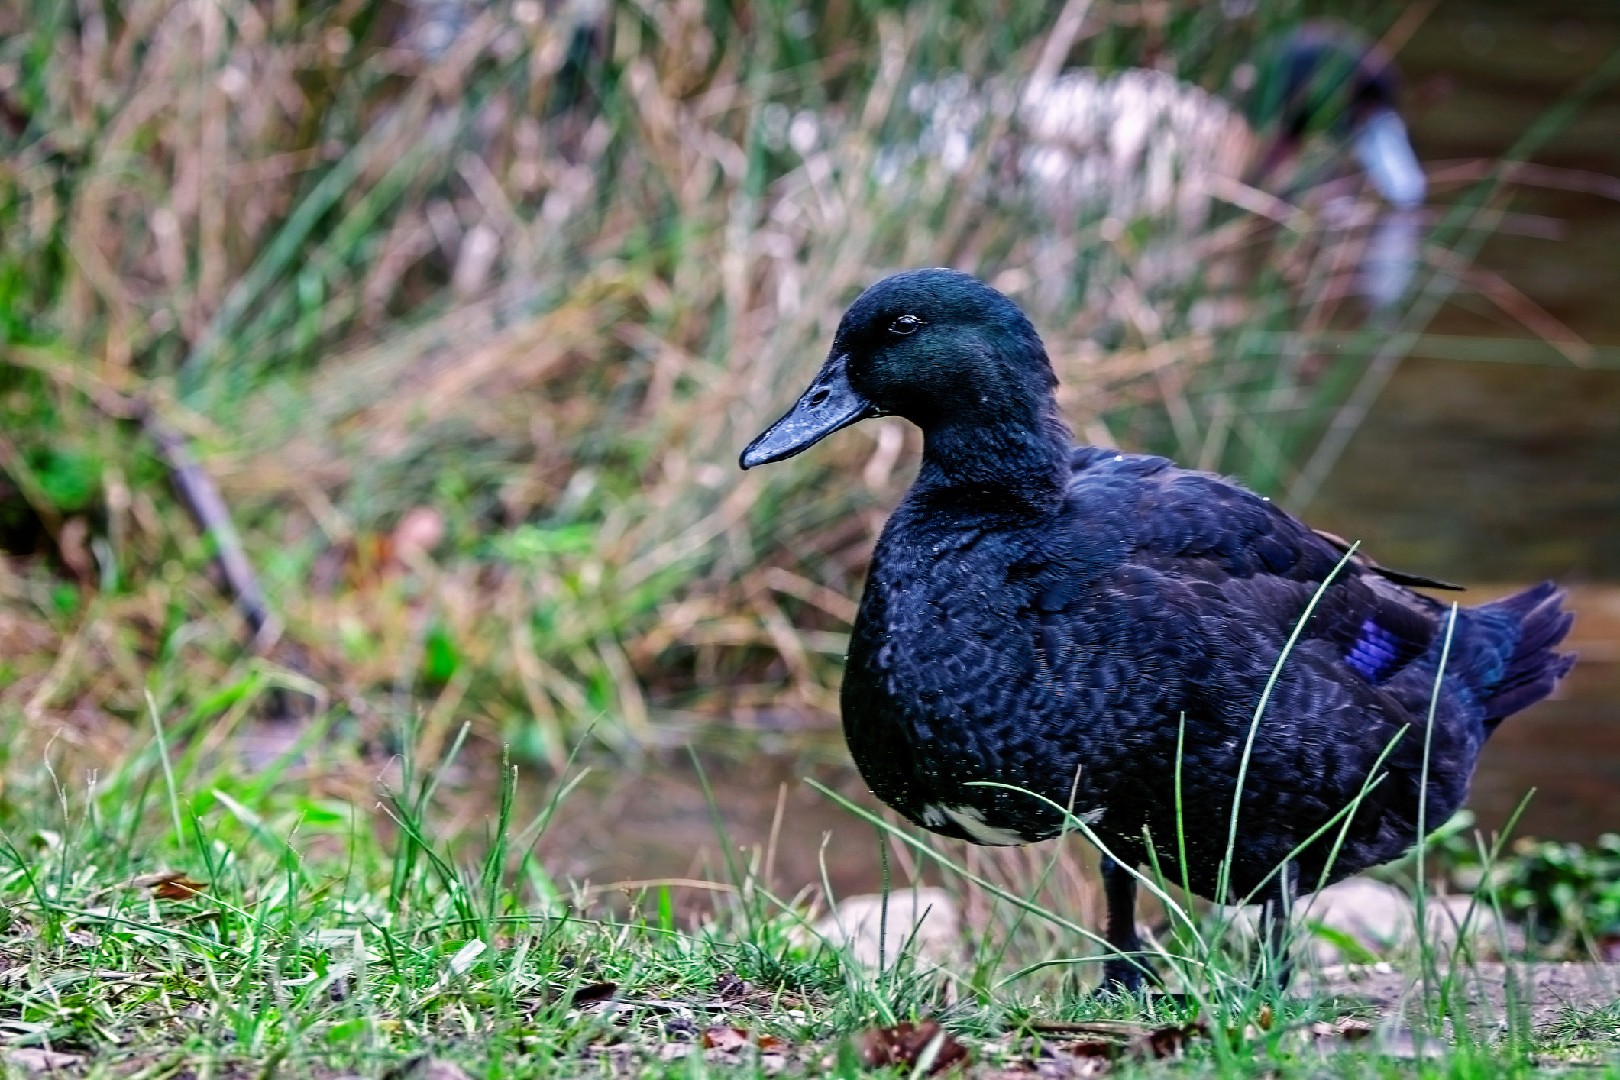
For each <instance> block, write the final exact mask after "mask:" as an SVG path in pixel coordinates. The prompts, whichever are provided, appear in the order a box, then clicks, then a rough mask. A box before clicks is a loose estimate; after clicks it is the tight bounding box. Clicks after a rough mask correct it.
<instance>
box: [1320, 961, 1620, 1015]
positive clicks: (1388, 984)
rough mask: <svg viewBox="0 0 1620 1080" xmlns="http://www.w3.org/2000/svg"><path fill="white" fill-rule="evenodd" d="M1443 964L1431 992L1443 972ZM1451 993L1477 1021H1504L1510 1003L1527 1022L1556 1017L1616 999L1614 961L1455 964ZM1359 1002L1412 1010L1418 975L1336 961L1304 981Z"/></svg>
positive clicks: (1384, 1009)
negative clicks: (1522, 1013)
mask: <svg viewBox="0 0 1620 1080" xmlns="http://www.w3.org/2000/svg"><path fill="white" fill-rule="evenodd" d="M1447 974H1448V973H1447V972H1446V970H1445V968H1444V967H1442V968H1441V970H1440V971H1439V973H1438V979H1439V982H1436V983H1434V984H1432V987H1431V997H1432V996H1433V995H1434V994H1435V993H1436V992H1437V990H1438V987H1439V985H1440V984H1441V983H1443V982H1444V981H1445V980H1446V978H1447ZM1451 987H1452V990H1453V992H1454V993H1456V994H1458V995H1460V996H1461V997H1462V998H1463V1000H1464V1001H1465V1002H1466V1003H1467V1005H1468V1009H1469V1014H1470V1015H1472V1016H1473V1017H1474V1018H1475V1019H1476V1021H1477V1022H1481V1023H1482V1025H1491V1024H1494V1025H1496V1026H1500V1027H1506V1026H1508V1024H1509V1022H1510V1017H1511V1015H1512V1012H1511V1011H1510V1007H1509V1006H1510V1004H1511V1005H1512V1007H1513V1009H1521V1008H1522V1009H1524V1010H1525V1012H1526V1015H1527V1016H1528V1019H1529V1022H1530V1026H1531V1027H1532V1028H1543V1027H1546V1026H1547V1025H1549V1024H1552V1023H1554V1022H1556V1021H1557V1020H1558V1019H1559V1018H1560V1017H1562V1016H1563V1015H1565V1013H1566V1012H1567V1011H1569V1010H1571V1009H1574V1010H1581V1011H1586V1010H1591V1009H1594V1008H1601V1007H1603V1006H1605V1005H1610V1004H1613V1003H1614V1002H1616V1001H1620V964H1577V963H1565V964H1548V963H1539V964H1528V963H1527V964H1503V963H1484V962H1481V963H1475V964H1472V965H1470V966H1468V967H1466V968H1459V969H1458V971H1457V973H1456V975H1455V977H1454V978H1452V980H1451ZM1306 989H1307V990H1308V992H1311V993H1313V994H1318V995H1324V994H1325V995H1332V996H1334V997H1339V998H1344V999H1348V1000H1351V1001H1355V1002H1357V1003H1359V1004H1364V1005H1366V1006H1368V1007H1371V1008H1373V1009H1376V1010H1377V1011H1379V1012H1381V1013H1405V1014H1407V1015H1408V1016H1411V1015H1414V1014H1418V1015H1421V1011H1420V1009H1419V1008H1418V1006H1419V1005H1420V1003H1421V1002H1422V1000H1423V998H1424V986H1423V982H1422V976H1421V975H1419V974H1417V973H1413V972H1410V971H1406V970H1402V969H1398V968H1395V967H1393V966H1391V965H1389V964H1368V965H1342V966H1339V967H1335V968H1328V969H1324V970H1323V971H1322V973H1321V974H1320V976H1318V977H1316V978H1314V979H1312V980H1311V981H1310V983H1309V984H1308V986H1307V987H1306Z"/></svg>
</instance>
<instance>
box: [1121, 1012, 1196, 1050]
mask: <svg viewBox="0 0 1620 1080" xmlns="http://www.w3.org/2000/svg"><path fill="white" fill-rule="evenodd" d="M1208 1034H1209V1028H1208V1027H1207V1026H1206V1025H1205V1024H1204V1022H1203V1021H1201V1020H1194V1021H1193V1022H1192V1023H1190V1024H1167V1025H1165V1026H1164V1027H1157V1028H1154V1029H1153V1030H1152V1031H1150V1032H1148V1033H1147V1034H1146V1035H1143V1036H1141V1037H1140V1038H1137V1039H1133V1040H1132V1041H1131V1044H1130V1047H1129V1050H1130V1052H1131V1054H1132V1055H1133V1056H1135V1057H1141V1058H1178V1057H1180V1056H1181V1055H1182V1053H1183V1051H1185V1050H1186V1049H1187V1043H1188V1042H1189V1041H1191V1040H1192V1039H1195V1038H1202V1037H1204V1036H1206V1035H1208Z"/></svg>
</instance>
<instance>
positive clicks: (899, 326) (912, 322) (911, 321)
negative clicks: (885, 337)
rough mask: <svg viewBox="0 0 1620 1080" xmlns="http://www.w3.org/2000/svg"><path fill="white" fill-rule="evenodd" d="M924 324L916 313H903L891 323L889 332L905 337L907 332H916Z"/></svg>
mask: <svg viewBox="0 0 1620 1080" xmlns="http://www.w3.org/2000/svg"><path fill="white" fill-rule="evenodd" d="M922 324H923V322H922V320H921V319H919V318H917V316H915V315H902V316H900V317H899V318H898V319H896V320H894V322H892V323H890V324H889V333H891V334H899V335H900V336H901V337H905V336H906V335H907V334H915V333H916V332H917V331H918V329H919V328H920V327H921V326H922Z"/></svg>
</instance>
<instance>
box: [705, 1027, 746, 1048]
mask: <svg viewBox="0 0 1620 1080" xmlns="http://www.w3.org/2000/svg"><path fill="white" fill-rule="evenodd" d="M700 1042H701V1043H702V1045H703V1049H705V1050H723V1051H727V1052H735V1051H738V1050H741V1049H742V1048H743V1047H745V1046H747V1045H748V1032H746V1031H744V1030H743V1029H742V1028H734V1027H727V1026H726V1025H724V1024H720V1025H717V1026H715V1027H711V1028H704V1029H703V1037H702V1039H701V1040H700Z"/></svg>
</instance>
